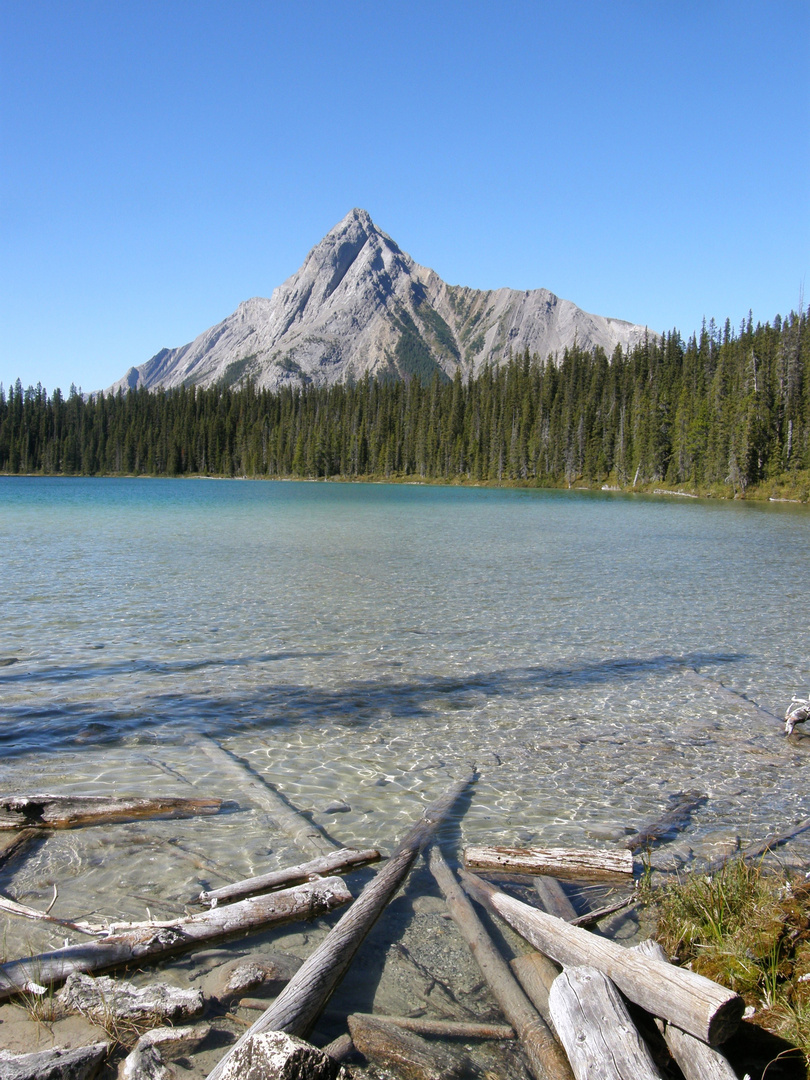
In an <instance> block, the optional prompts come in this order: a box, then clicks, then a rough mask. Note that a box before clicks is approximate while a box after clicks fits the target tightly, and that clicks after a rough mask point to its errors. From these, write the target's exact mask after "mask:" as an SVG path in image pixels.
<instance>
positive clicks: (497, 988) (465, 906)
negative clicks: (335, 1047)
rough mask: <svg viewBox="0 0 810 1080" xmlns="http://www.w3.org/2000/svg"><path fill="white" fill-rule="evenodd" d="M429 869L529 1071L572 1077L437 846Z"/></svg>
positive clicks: (547, 1078)
mask: <svg viewBox="0 0 810 1080" xmlns="http://www.w3.org/2000/svg"><path fill="white" fill-rule="evenodd" d="M430 870H431V873H432V874H433V876H434V878H435V879H436V883H437V885H438V886H439V888H440V889H441V891H442V894H443V896H444V898H445V900H446V901H447V908H448V910H449V912H450V914H451V915H452V916H453V919H454V920H455V922H456V925H457V926H458V928H459V930H460V931H461V933H462V936H463V937H464V940H465V941H466V942H467V944H468V945H469V947H470V951H471V952H472V954H473V956H474V957H475V960H476V963H477V964H478V966H479V968H480V969H481V974H482V975H483V976H484V978H485V979H486V981H487V985H488V986H489V988H490V990H491V991H492V993H493V995H494V997H495V1000H496V1001H497V1002H498V1004H499V1005H500V1007H501V1011H502V1012H503V1014H504V1016H505V1017H506V1019H507V1020H508V1021H509V1023H510V1024H511V1025H512V1027H513V1028H514V1029H515V1032H516V1033H517V1036H518V1038H519V1039H520V1043H521V1045H522V1047H523V1049H524V1051H525V1053H526V1057H527V1058H528V1060H529V1065H530V1067H531V1071H532V1074H533V1075H534V1076H535V1077H537V1080H571V1070H570V1069H569V1067H568V1063H567V1062H566V1060H565V1055H564V1054H563V1052H562V1050H561V1049H560V1046H559V1044H558V1043H557V1041H556V1040H555V1038H554V1036H553V1035H552V1034H551V1032H550V1031H549V1029H548V1026H547V1025H546V1023H545V1021H544V1020H543V1019H542V1017H541V1016H539V1015H538V1013H537V1012H536V1010H535V1009H534V1007H533V1005H532V1004H531V1002H530V1001H529V999H528V998H527V997H526V995H525V994H524V993H523V991H522V990H521V989H520V986H519V985H518V983H517V981H516V980H515V977H514V976H513V975H512V972H511V971H510V970H509V965H508V964H507V962H506V961H505V960H504V958H503V957H502V956H501V954H500V953H499V952H498V950H497V949H496V948H495V946H494V945H493V944H492V942H491V941H490V939H489V936H488V935H487V933H486V931H485V930H484V927H483V926H482V925H481V922H480V920H479V918H478V916H477V915H476V914H475V911H474V909H473V906H472V904H471V903H470V902H469V900H468V899H467V897H466V896H465V895H464V892H463V890H462V888H461V886H460V885H459V884H458V882H457V881H456V879H455V877H454V875H453V873H452V871H451V870H450V867H449V866H448V865H447V863H446V862H445V860H444V858H443V857H442V855H441V852H440V851H439V850H438V848H436V847H434V848H433V849H432V850H431V852H430ZM355 1042H356V1040H355Z"/></svg>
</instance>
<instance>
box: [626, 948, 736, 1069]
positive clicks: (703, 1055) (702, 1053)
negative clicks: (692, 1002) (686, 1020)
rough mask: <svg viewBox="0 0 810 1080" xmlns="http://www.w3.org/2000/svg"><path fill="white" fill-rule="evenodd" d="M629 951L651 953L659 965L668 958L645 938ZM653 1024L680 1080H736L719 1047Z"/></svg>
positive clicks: (659, 1023) (671, 1028)
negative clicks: (656, 1027)
mask: <svg viewBox="0 0 810 1080" xmlns="http://www.w3.org/2000/svg"><path fill="white" fill-rule="evenodd" d="M632 951H633V952H637V953H639V954H640V955H641V956H651V957H652V958H653V959H654V960H660V961H661V963H663V964H668V963H669V957H668V956H667V954H666V952H665V951H664V950H663V949H662V947H661V946H660V945H659V943H658V942H657V941H653V940H652V939H649V938H648V939H647V941H642V942H641V944H640V945H634V946H633V950H632ZM657 1023H658V1026H659V1028H661V1030H662V1034H663V1036H664V1041H665V1042H666V1044H667V1047H668V1048H669V1052H670V1054H672V1056H673V1058H674V1059H675V1061H676V1062H677V1065H678V1068H679V1069H680V1070H681V1072H682V1073H683V1075H684V1080H737V1074H736V1072H735V1071H734V1070H733V1069H732V1067H731V1065H730V1064H729V1061H728V1058H726V1057H725V1056H724V1055H723V1054H722V1053H721V1052H720V1051H719V1050H716V1049H715V1048H714V1047H713V1046H708V1045H707V1044H706V1043H705V1042H702V1041H701V1040H700V1039H696V1038H694V1036H692V1035H688V1034H687V1033H686V1032H685V1031H681V1030H680V1028H676V1027H674V1026H673V1025H672V1024H665V1023H664V1022H663V1021H661V1020H659V1021H657Z"/></svg>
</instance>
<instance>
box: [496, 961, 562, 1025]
mask: <svg viewBox="0 0 810 1080" xmlns="http://www.w3.org/2000/svg"><path fill="white" fill-rule="evenodd" d="M509 966H510V967H511V969H512V971H513V972H514V973H515V976H516V977H517V981H518V982H519V983H520V985H521V986H522V987H523V992H524V993H525V995H526V997H527V998H528V999H529V1001H530V1002H531V1003H532V1005H534V1007H535V1009H537V1011H538V1012H539V1013H540V1015H541V1016H542V1017H543V1019H544V1020H545V1022H546V1023H547V1024H548V1025H549V1026H551V1013H550V1012H549V1008H548V992H549V990H550V989H551V987H552V984H553V983H554V980H555V979H556V978H557V976H558V975H559V974H560V969H559V967H558V966H557V965H556V964H555V963H554V961H553V960H549V958H548V957H547V956H544V955H543V953H540V952H529V953H524V955H523V956H516V957H515V958H514V960H510V961H509Z"/></svg>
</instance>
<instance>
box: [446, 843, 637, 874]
mask: <svg viewBox="0 0 810 1080" xmlns="http://www.w3.org/2000/svg"><path fill="white" fill-rule="evenodd" d="M464 865H465V867H467V869H470V870H483V871H484V872H486V871H487V870H507V871H511V872H513V873H518V874H550V875H551V876H552V877H557V878H565V879H567V880H573V881H616V880H617V879H618V880H623V881H626V880H627V878H628V877H630V878H632V876H633V856H632V854H631V853H630V852H629V851H574V850H571V849H569V848H506V847H476V846H470V847H466V848H465V849H464Z"/></svg>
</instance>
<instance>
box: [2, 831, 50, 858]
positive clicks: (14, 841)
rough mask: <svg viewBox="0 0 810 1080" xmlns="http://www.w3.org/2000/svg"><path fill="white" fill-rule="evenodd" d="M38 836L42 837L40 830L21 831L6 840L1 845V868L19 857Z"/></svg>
mask: <svg viewBox="0 0 810 1080" xmlns="http://www.w3.org/2000/svg"><path fill="white" fill-rule="evenodd" d="M37 836H42V833H41V831H40V830H39V829H20V830H19V831H18V832H15V833H13V834H12V835H11V836H9V837H8V838H7V839H5V840H4V841H3V842H2V844H0V866H4V865H5V864H6V863H7V862H11V860H12V859H13V858H14V856H15V855H19V854H20V852H22V851H23V850H24V849H25V848H27V847H28V845H29V844H30V843H31V841H32V840H33V839H34V838H35V837H37Z"/></svg>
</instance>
